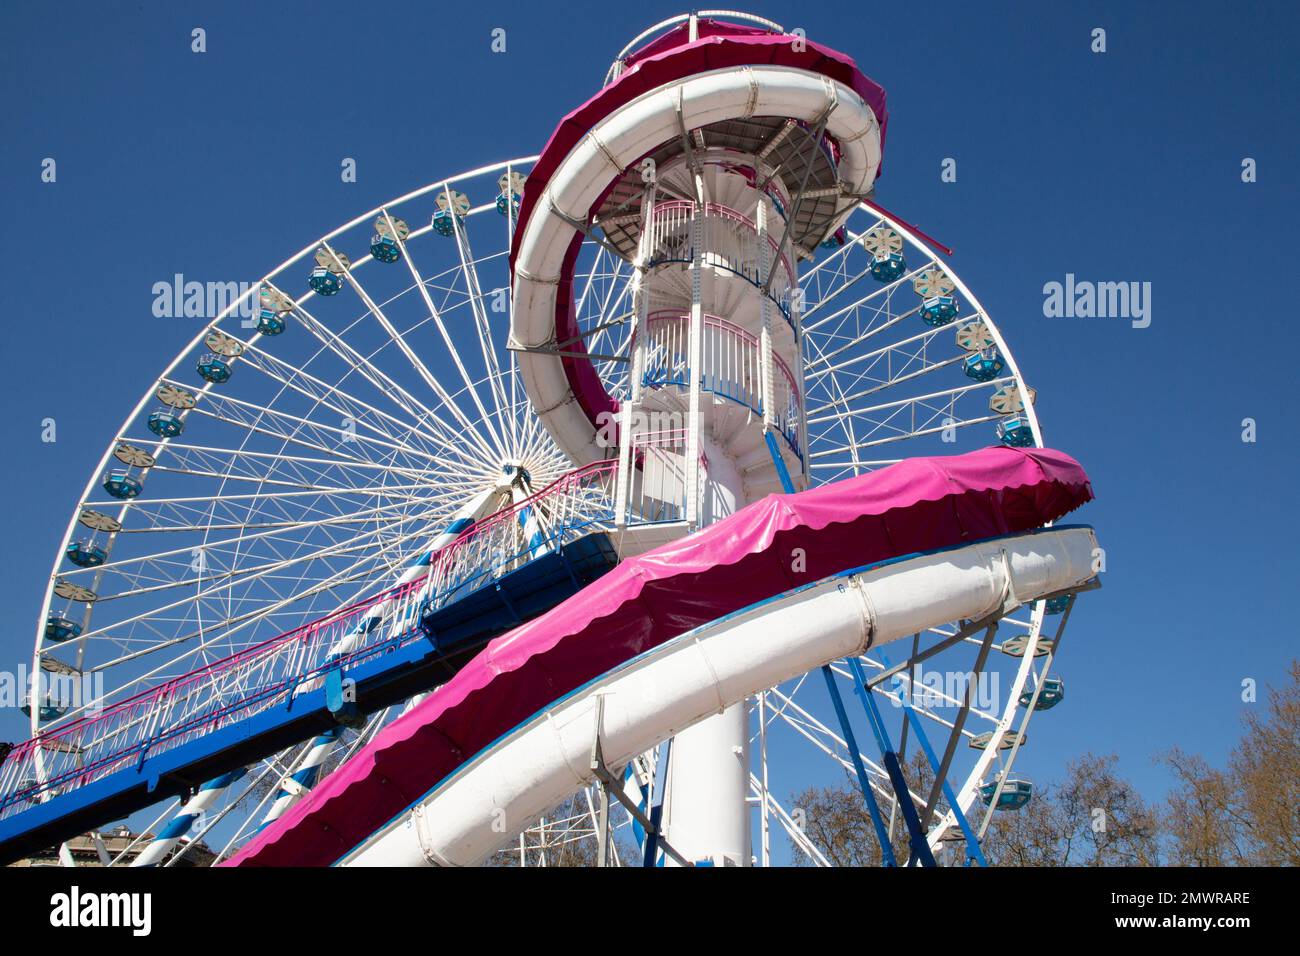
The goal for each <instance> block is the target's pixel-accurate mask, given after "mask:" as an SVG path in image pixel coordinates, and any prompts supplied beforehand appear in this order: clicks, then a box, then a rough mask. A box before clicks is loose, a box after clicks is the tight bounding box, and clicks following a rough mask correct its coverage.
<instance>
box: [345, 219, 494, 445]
mask: <svg viewBox="0 0 1300 956" xmlns="http://www.w3.org/2000/svg"><path fill="white" fill-rule="evenodd" d="M384 215H385V217H388V213H387V212H385V213H384ZM388 222H389V224H390V227H391V225H392V219H391V217H389V218H388ZM324 248H325V249H326V250H327V251H328V252H329V253H330V254H331V255H335V256H337V254H336V253H334V250H333V249H331V248H330V247H329V246H328V245H326V246H325V247H324ZM345 274H346V275H347V277H348V282H349V283H350V284H351V285H352V288H353V290H354V291H355V292H356V293H357V295H358V296H359V297H360V298H361V301H362V302H363V303H364V304H365V306H366V308H367V309H368V310H369V312H370V314H371V315H372V316H374V318H375V321H376V322H378V323H379V325H380V326H381V327H382V328H383V330H384V332H385V333H386V334H387V335H388V337H389V340H390V341H391V342H392V343H393V344H394V345H395V346H396V347H397V349H398V351H399V352H401V353H402V356H403V357H404V358H405V359H406V361H407V362H408V364H409V365H410V366H411V368H412V369H414V370H415V373H416V374H417V375H418V376H419V377H420V379H421V380H422V381H423V382H424V383H425V384H426V385H427V386H428V387H429V388H430V389H431V390H432V391H433V393H434V394H435V395H437V396H438V398H439V399H440V400H441V401H442V402H443V405H444V407H446V408H447V410H448V411H450V412H451V413H452V414H453V415H455V416H456V418H457V421H458V422H459V424H460V426H461V427H462V428H465V429H467V431H466V432H464V433H463V434H464V435H465V436H466V437H469V438H470V439H471V440H472V441H477V442H479V443H480V444H479V447H480V450H481V451H483V452H484V453H485V454H486V453H488V449H487V446H486V445H484V444H482V439H481V438H480V436H479V435H478V432H477V431H476V430H475V429H473V428H472V427H471V422H470V420H469V418H468V417H467V416H466V415H465V413H464V412H463V411H462V410H461V409H460V408H459V407H458V406H457V405H456V404H455V402H454V401H453V400H452V398H451V395H450V394H449V393H448V392H447V390H446V389H445V388H443V386H442V384H441V383H440V382H439V381H438V380H437V378H436V377H435V376H434V374H433V372H431V371H430V370H429V367H428V366H427V365H425V363H424V362H423V361H421V360H420V357H419V356H418V355H417V354H416V352H415V350H414V349H412V348H411V346H410V345H409V343H407V341H406V339H405V337H403V335H402V333H401V332H399V331H398V330H397V328H396V326H394V325H393V323H392V321H391V320H389V318H388V316H387V315H386V314H385V313H384V310H383V309H382V308H380V306H379V305H377V304H376V303H375V300H374V299H373V298H371V296H370V294H369V293H368V292H367V291H366V289H365V287H364V286H363V285H362V284H361V280H360V279H359V278H358V277H357V275H356V274H355V273H354V272H352V271H350V270H348V271H346V272H345ZM417 281H418V277H417ZM493 371H494V370H493V369H489V374H492V373H493ZM495 371H496V374H498V375H499V374H500V373H499V370H495ZM420 420H421V421H422V422H425V421H429V422H430V423H431V424H432V423H434V422H440V420H439V419H438V418H437V416H435V415H434V414H433V412H432V410H430V409H428V408H425V409H424V413H423V414H422V415H421V417H420Z"/></svg>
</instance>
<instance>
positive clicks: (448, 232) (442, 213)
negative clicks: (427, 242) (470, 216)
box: [433, 209, 463, 236]
mask: <svg viewBox="0 0 1300 956" xmlns="http://www.w3.org/2000/svg"><path fill="white" fill-rule="evenodd" d="M458 221H460V222H462V223H463V220H461V219H460V217H459V216H457V215H456V214H455V213H454V212H452V211H451V210H450V209H439V210H438V211H437V212H435V213H434V214H433V231H434V232H436V233H437V234H438V235H440V236H454V235H455V234H456V223H457V222H458Z"/></svg>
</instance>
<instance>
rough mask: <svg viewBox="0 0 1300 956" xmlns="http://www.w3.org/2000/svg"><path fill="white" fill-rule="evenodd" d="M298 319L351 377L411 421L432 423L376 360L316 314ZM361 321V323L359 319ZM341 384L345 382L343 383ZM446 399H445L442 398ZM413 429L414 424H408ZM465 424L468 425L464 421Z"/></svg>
mask: <svg viewBox="0 0 1300 956" xmlns="http://www.w3.org/2000/svg"><path fill="white" fill-rule="evenodd" d="M298 312H299V313H300V314H299V315H298V319H299V322H300V324H301V325H302V327H303V328H304V329H306V330H307V331H308V332H309V333H310V334H311V335H312V336H313V337H314V338H315V339H316V340H317V341H319V342H320V343H321V345H322V346H323V347H324V348H325V350H326V351H328V352H330V353H331V354H333V355H334V356H335V357H337V358H338V359H340V360H341V361H342V362H343V363H344V365H345V367H346V368H348V370H349V374H351V373H352V372H355V373H356V374H357V375H358V376H359V377H360V378H361V379H363V380H364V381H365V382H367V383H368V384H369V385H370V386H371V387H373V388H374V389H375V390H376V391H377V392H379V393H380V394H381V395H383V396H384V397H385V398H386V399H388V400H389V401H390V402H392V403H393V405H395V406H396V407H397V408H399V409H401V411H403V412H404V413H406V414H407V415H409V416H411V419H410V421H411V422H418V421H423V420H428V419H429V418H430V415H431V412H430V410H429V409H428V408H427V407H426V406H425V405H424V404H423V403H421V402H420V401H419V400H417V399H416V398H415V397H414V396H413V395H411V393H410V392H409V391H407V390H406V389H405V388H403V387H402V386H400V385H399V384H397V383H396V382H394V381H393V379H392V378H391V377H390V376H388V375H387V374H385V373H384V372H383V371H382V370H380V369H379V368H378V367H377V366H376V365H375V364H374V362H373V361H372V358H371V357H367V356H364V355H362V354H361V353H360V352H358V351H357V350H356V349H354V348H352V347H351V346H350V345H348V344H347V342H346V341H345V340H344V339H343V337H342V336H340V335H337V334H335V333H334V332H332V331H330V329H329V328H328V327H327V326H326V325H325V324H324V323H322V322H321V321H320V320H319V319H317V318H316V317H315V316H314V315H313V314H312V313H310V312H308V311H307V310H305V309H302V308H299V310H298ZM357 321H360V320H357ZM355 325H356V322H354V323H353V324H352V325H351V326H349V327H348V328H349V329H351V328H352V327H354V326H355ZM339 384H341V382H340V383H339ZM440 397H442V396H440ZM444 401H445V402H447V404H448V407H449V408H450V409H456V406H455V403H454V402H451V400H450V398H444ZM372 410H373V411H374V412H375V414H376V415H379V414H381V413H380V412H378V410H374V409H372ZM405 424H406V428H408V429H409V427H410V422H408V423H405ZM462 424H464V422H462Z"/></svg>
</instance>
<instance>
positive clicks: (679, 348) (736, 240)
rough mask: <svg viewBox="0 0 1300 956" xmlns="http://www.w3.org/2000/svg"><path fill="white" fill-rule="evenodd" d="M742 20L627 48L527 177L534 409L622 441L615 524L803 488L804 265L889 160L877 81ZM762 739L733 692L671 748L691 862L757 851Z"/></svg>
mask: <svg viewBox="0 0 1300 956" xmlns="http://www.w3.org/2000/svg"><path fill="white" fill-rule="evenodd" d="M728 17H729V18H731V19H736V18H737V17H736V15H731V14H728ZM739 19H745V20H748V21H749V23H754V24H757V25H756V26H750V25H749V23H746V24H745V25H739V24H736V23H734V22H732V23H727V22H722V21H718V20H712V19H699V18H697V17H695V16H682V17H676V18H673V19H671V20H669V21H665V22H664V23H663V24H659V25H658V27H656V28H652V30H650V31H647V33H645V34H643V35H642V36H641V37H639V38H638V39H637V40H636V41H634V42H633V44H630V45H629V46H628V48H625V49H624V50H623V52H622V53H621V54H620V57H619V59H618V60H617V61H616V63H615V64H614V66H613V67H612V68H611V71H610V77H609V82H608V83H607V85H606V86H605V88H604V89H603V90H602V91H601V92H600V93H599V94H597V96H596V97H595V98H593V99H592V100H591V101H589V102H588V103H587V104H586V105H585V106H584V107H582V108H581V110H579V111H576V112H575V113H574V114H571V115H570V116H569V117H568V118H566V120H565V121H564V123H562V124H561V126H560V128H559V129H557V131H556V134H555V136H553V137H552V140H551V143H550V144H548V147H547V151H546V153H544V154H543V157H542V159H541V160H540V161H539V163H538V165H537V167H535V169H534V172H533V173H532V174H531V175H530V177H529V180H528V184H527V189H526V191H525V196H524V208H523V210H522V214H521V221H520V224H519V227H518V230H517V232H516V241H515V246H514V250H513V251H514V266H515V301H514V309H515V311H514V314H513V319H512V326H511V330H512V343H513V345H514V347H515V348H517V349H518V350H519V351H520V366H521V371H522V373H523V376H524V380H525V382H526V383H527V385H528V388H529V392H530V395H531V397H532V399H533V403H534V405H535V407H536V408H537V410H538V414H539V415H540V417H541V418H542V420H543V421H544V422H545V424H546V425H547V427H548V429H549V430H550V431H551V433H552V435H554V436H555V438H556V440H557V441H558V442H559V443H560V445H561V447H563V448H564V449H565V450H566V451H567V452H568V453H569V454H570V456H571V457H573V458H574V460H575V461H576V462H577V463H579V464H585V463H586V462H589V461H593V460H597V459H601V458H609V457H611V456H612V455H613V454H614V453H615V448H614V447H613V446H614V442H613V441H612V440H611V439H610V435H611V433H615V434H617V447H616V453H617V456H618V461H619V468H618V481H617V488H616V502H615V514H616V516H617V521H618V523H619V524H620V525H626V524H627V523H628V520H629V518H633V519H635V521H636V522H637V523H638V525H639V526H640V527H641V528H642V529H644V527H645V526H646V524H647V523H648V522H659V523H661V524H662V527H663V529H664V532H663V533H664V535H665V536H667V535H670V534H671V535H678V536H680V535H682V534H689V533H692V532H694V531H697V530H699V529H700V528H703V527H705V526H707V525H709V524H711V523H712V522H714V521H716V520H718V519H720V518H723V517H726V516H727V515H730V514H732V513H734V512H735V511H737V510H738V509H740V508H742V507H744V506H745V505H746V504H749V503H750V502H753V501H757V500H758V499H760V498H763V497H765V496H766V495H769V494H771V493H773V492H782V491H790V490H796V491H797V490H803V489H804V488H806V487H807V484H808V468H807V457H808V448H807V444H808V438H807V434H806V430H805V420H804V402H803V395H804V387H803V385H804V383H803V374H804V362H803V357H802V348H801V339H800V321H801V319H800V312H801V309H802V305H803V295H802V293H801V292H800V289H799V263H800V261H801V260H807V259H811V258H812V256H813V255H814V251H815V249H816V247H817V245H818V244H819V243H822V242H824V241H828V240H830V241H834V240H835V233H836V230H837V228H838V227H839V226H840V225H841V224H842V222H843V221H844V219H845V218H846V217H847V216H848V214H849V213H850V212H851V211H852V210H853V209H854V208H855V207H856V206H857V204H858V203H859V202H860V201H861V200H862V199H863V198H865V197H866V196H867V195H868V194H869V193H870V191H871V187H872V184H873V183H874V181H875V176H876V173H877V171H878V169H879V162H880V148H881V145H880V144H881V134H882V129H881V122H882V119H883V114H884V109H883V101H884V94H883V90H880V88H879V87H878V86H876V85H875V84H873V83H872V82H871V81H870V80H868V79H866V77H864V76H862V74H861V73H859V72H858V71H857V69H856V67H855V66H854V65H853V64H852V62H851V61H849V60H847V59H846V58H843V57H842V56H841V55H839V54H836V53H834V52H833V51H830V50H827V49H825V48H823V47H819V46H817V45H816V44H815V43H812V42H810V41H808V40H806V39H805V38H803V37H801V36H797V35H787V34H784V33H783V32H782V31H781V29H780V28H779V27H778V26H777V25H775V24H771V23H769V22H768V21H761V20H757V18H744V17H740V18H739ZM664 31H666V32H664ZM656 33H657V34H658V35H657V36H655V34H656ZM651 36H654V39H649V40H647V37H651ZM638 44H640V45H638ZM543 190H544V191H543ZM583 238H586V239H595V240H596V241H597V242H598V243H600V245H601V247H602V248H603V249H604V250H606V251H607V252H612V253H613V254H615V255H616V256H618V257H620V258H621V259H623V260H624V261H625V263H626V264H627V265H628V266H630V267H631V268H633V269H634V270H635V281H634V284H633V289H634V293H633V301H632V302H631V310H630V315H629V316H628V321H629V322H630V326H631V327H630V330H629V332H628V334H627V337H626V339H625V341H626V344H627V349H626V353H627V354H626V355H625V356H624V357H623V359H624V362H625V364H624V366H623V368H625V369H626V377H625V378H624V379H623V380H622V381H620V382H611V381H608V372H607V371H606V372H605V373H604V376H602V375H601V374H600V373H599V372H597V373H596V374H593V370H595V369H598V368H606V369H607V367H608V366H601V365H599V363H598V362H597V357H595V356H592V357H591V362H590V364H588V365H585V367H584V363H583V361H582V359H583V357H584V355H585V337H584V330H583V329H582V327H581V320H580V317H578V318H575V315H574V311H575V305H574V302H575V298H576V295H577V293H576V292H575V290H574V289H573V275H574V262H575V259H576V258H577V255H578V253H579V251H580V249H579V242H580V240H581V239H583ZM611 424H616V425H617V427H616V428H615V429H611V428H610V427H609V426H610V425H611ZM642 533H643V532H642ZM650 543H654V542H653V541H652V542H650ZM748 736H749V715H748V713H747V709H746V707H745V706H744V705H737V706H733V707H731V708H729V709H727V710H726V711H724V712H722V713H720V714H719V715H718V716H716V717H713V718H710V719H708V720H706V721H704V722H703V723H701V724H698V725H696V726H695V727H693V728H690V729H689V730H686V731H684V732H683V733H681V734H679V735H678V736H677V737H676V738H675V740H674V742H673V746H672V756H671V761H670V764H669V770H668V790H667V795H666V800H665V806H664V822H665V826H664V831H665V837H666V838H667V839H668V840H669V842H670V843H671V844H672V845H673V847H674V848H675V849H676V850H677V851H678V852H680V853H681V854H682V855H683V856H684V857H685V858H686V859H688V860H692V861H695V862H700V863H706V862H707V863H710V864H713V865H718V866H723V865H741V866H743V865H748V863H749V861H750V841H749V815H750V814H749V810H748V804H747V802H746V797H747V795H748V793H749V789H750V787H749V763H748V754H747V739H748Z"/></svg>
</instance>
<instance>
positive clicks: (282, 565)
mask: <svg viewBox="0 0 1300 956" xmlns="http://www.w3.org/2000/svg"><path fill="white" fill-rule="evenodd" d="M410 520H411V519H410V518H409V517H407V516H405V515H403V516H401V517H399V518H397V519H395V520H393V521H391V522H390V523H388V524H387V525H385V526H382V527H378V528H374V529H371V530H369V531H366V532H364V533H362V534H359V535H353V536H350V537H348V538H347V539H345V540H344V541H341V542H336V543H334V544H332V545H329V546H327V547H321V548H319V549H318V550H317V549H315V548H314V547H313V549H312V550H310V551H308V552H306V553H301V554H297V555H288V556H284V557H281V558H280V559H279V560H273V561H266V562H263V563H260V564H254V565H242V566H240V567H238V568H229V569H225V570H219V571H208V570H206V569H205V570H204V571H203V572H202V573H197V574H194V575H192V576H189V577H184V578H180V579H173V580H167V581H164V582H162V583H158V584H153V585H150V586H147V587H138V588H133V589H131V590H128V591H124V592H120V593H116V594H104V595H100V596H99V599H98V600H97V601H96V602H95V603H96V604H98V605H101V606H106V605H108V603H109V602H111V601H115V600H122V599H125V598H137V597H140V596H142V595H146V594H154V593H158V592H161V591H167V590H174V589H175V588H188V587H196V588H199V587H202V586H203V585H205V584H206V585H207V586H206V587H202V589H201V590H199V591H198V592H197V593H196V594H195V595H194V596H192V597H187V598H185V599H182V600H181V601H178V602H175V603H174V604H173V605H171V607H179V606H183V605H184V604H186V603H189V602H191V601H194V602H198V601H203V600H211V599H213V598H215V597H216V596H217V595H218V594H220V593H221V592H222V591H225V590H227V589H229V588H232V587H235V586H237V585H238V584H240V583H241V582H242V581H243V580H244V579H246V578H257V579H259V580H262V581H268V582H269V581H270V580H273V578H272V577H271V576H272V575H274V574H276V573H277V572H281V571H284V570H286V569H288V568H291V567H293V566H295V565H299V564H302V563H303V562H308V561H312V560H319V559H321V558H326V557H330V556H334V555H348V554H352V553H354V552H365V553H369V549H368V546H367V543H368V540H369V539H371V538H378V537H380V536H382V535H385V534H387V533H390V532H392V531H394V530H395V529H396V528H398V527H400V526H401V525H403V524H407V523H409V522H410ZM419 533H420V532H419V531H418V530H417V531H416V532H413V534H412V535H411V536H414V535H417V534H419ZM216 553H218V554H219V552H216ZM168 609H169V607H168V606H164V607H162V608H159V609H157V612H164V611H166V610H168ZM119 623H121V622H119ZM95 633H96V632H93V631H92V632H90V633H89V634H88V635H87V636H88V637H93V636H95Z"/></svg>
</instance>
